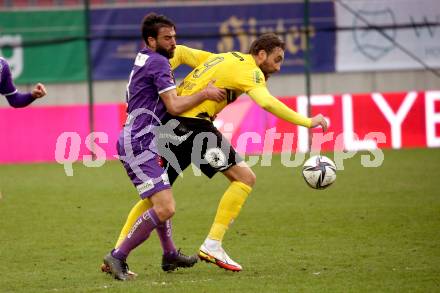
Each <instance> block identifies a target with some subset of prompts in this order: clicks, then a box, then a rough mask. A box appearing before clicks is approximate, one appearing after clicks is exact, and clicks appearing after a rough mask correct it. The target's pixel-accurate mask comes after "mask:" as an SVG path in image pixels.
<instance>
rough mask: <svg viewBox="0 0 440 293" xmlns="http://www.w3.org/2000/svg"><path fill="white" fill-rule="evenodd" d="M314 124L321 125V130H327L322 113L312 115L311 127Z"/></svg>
mask: <svg viewBox="0 0 440 293" xmlns="http://www.w3.org/2000/svg"><path fill="white" fill-rule="evenodd" d="M316 126H321V128H322V131H323V132H326V131H327V120H325V118H324V116H322V114H318V115H316V116H313V117H312V128H314V127H316Z"/></svg>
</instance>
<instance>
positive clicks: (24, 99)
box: [6, 92, 35, 108]
mask: <svg viewBox="0 0 440 293" xmlns="http://www.w3.org/2000/svg"><path fill="white" fill-rule="evenodd" d="M6 99H8V103H9V105H11V106H12V107H14V108H23V107H26V106H27V105H29V104H30V103H32V102H33V101H35V98H33V97H32V95H31V93H26V94H22V93H19V92H16V93H15V94H12V95H7V96H6Z"/></svg>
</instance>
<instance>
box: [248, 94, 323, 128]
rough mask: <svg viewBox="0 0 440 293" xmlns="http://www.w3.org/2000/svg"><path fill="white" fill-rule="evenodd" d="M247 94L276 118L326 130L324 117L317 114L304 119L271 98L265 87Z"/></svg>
mask: <svg viewBox="0 0 440 293" xmlns="http://www.w3.org/2000/svg"><path fill="white" fill-rule="evenodd" d="M247 94H248V95H249V96H250V97H251V98H252V100H254V101H255V102H256V103H257V104H258V105H259V106H260V107H262V108H263V109H265V110H266V111H268V112H270V113H272V114H274V115H275V116H277V117H278V118H281V119H283V120H285V121H287V122H290V123H293V124H296V125H302V126H305V127H308V128H312V127H316V126H321V127H322V130H323V131H326V130H327V121H326V120H325V119H324V116H322V115H321V114H318V115H316V116H314V117H312V118H308V117H305V116H303V115H301V114H299V113H297V112H295V111H293V110H292V109H290V108H289V107H287V106H286V105H285V104H284V103H282V102H281V101H280V100H278V99H277V98H275V97H274V96H272V95H271V94H270V93H269V91H268V90H267V88H266V87H257V88H253V89H251V90H250V91H248V92H247Z"/></svg>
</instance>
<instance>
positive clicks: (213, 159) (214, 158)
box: [205, 148, 227, 168]
mask: <svg viewBox="0 0 440 293" xmlns="http://www.w3.org/2000/svg"><path fill="white" fill-rule="evenodd" d="M205 160H206V161H207V162H208V164H209V165H211V167H213V168H221V167H224V166H226V163H227V162H226V156H225V154H224V153H223V151H222V150H221V149H220V148H210V149H208V150H207V151H206V153H205Z"/></svg>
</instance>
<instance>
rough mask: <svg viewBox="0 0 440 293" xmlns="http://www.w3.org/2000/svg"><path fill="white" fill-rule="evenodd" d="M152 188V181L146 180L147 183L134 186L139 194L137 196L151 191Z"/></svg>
mask: <svg viewBox="0 0 440 293" xmlns="http://www.w3.org/2000/svg"><path fill="white" fill-rule="evenodd" d="M153 188H154V183H153V180H151V179H150V180H148V181H147V182H144V183H142V184H139V185H138V186H136V189H137V191H138V192H139V194H142V193H144V192H147V191H149V190H151V189H153Z"/></svg>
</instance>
